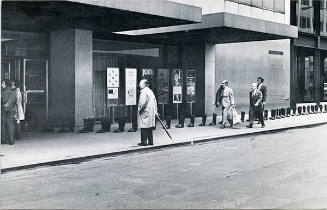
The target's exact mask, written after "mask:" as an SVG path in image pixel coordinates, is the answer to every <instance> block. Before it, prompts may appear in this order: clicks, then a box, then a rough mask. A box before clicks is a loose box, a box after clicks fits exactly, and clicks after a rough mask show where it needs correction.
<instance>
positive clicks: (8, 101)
mask: <svg viewBox="0 0 327 210" xmlns="http://www.w3.org/2000/svg"><path fill="white" fill-rule="evenodd" d="M12 84H13V82H11V81H9V80H6V88H5V90H4V91H3V93H2V95H1V105H2V106H3V113H4V121H5V127H4V130H5V134H6V135H5V143H8V144H10V145H12V144H15V135H14V134H15V114H16V109H17V97H16V92H15V88H14V87H15V86H13V85H12Z"/></svg>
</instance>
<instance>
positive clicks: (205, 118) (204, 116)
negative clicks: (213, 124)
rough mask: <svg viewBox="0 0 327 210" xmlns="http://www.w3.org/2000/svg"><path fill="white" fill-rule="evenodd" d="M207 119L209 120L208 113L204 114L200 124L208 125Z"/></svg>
mask: <svg viewBox="0 0 327 210" xmlns="http://www.w3.org/2000/svg"><path fill="white" fill-rule="evenodd" d="M206 121H207V115H203V116H202V122H201V123H200V125H199V126H206Z"/></svg>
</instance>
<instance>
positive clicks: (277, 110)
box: [276, 109, 281, 119]
mask: <svg viewBox="0 0 327 210" xmlns="http://www.w3.org/2000/svg"><path fill="white" fill-rule="evenodd" d="M276 119H281V117H280V109H276Z"/></svg>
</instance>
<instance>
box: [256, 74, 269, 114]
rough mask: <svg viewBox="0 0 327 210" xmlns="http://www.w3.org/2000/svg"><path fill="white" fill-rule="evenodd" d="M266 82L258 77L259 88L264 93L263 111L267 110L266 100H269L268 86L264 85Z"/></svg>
mask: <svg viewBox="0 0 327 210" xmlns="http://www.w3.org/2000/svg"><path fill="white" fill-rule="evenodd" d="M264 81H265V80H264V79H263V78H262V77H258V78H257V88H258V90H260V91H261V93H262V105H263V109H264V108H265V105H266V98H267V86H266V85H264V84H263V82H264Z"/></svg>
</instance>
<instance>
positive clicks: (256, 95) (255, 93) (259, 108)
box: [246, 83, 265, 128]
mask: <svg viewBox="0 0 327 210" xmlns="http://www.w3.org/2000/svg"><path fill="white" fill-rule="evenodd" d="M249 96H250V123H249V125H247V126H246V127H248V128H253V122H254V119H255V117H257V118H258V119H259V122H260V123H261V127H262V128H264V127H265V122H264V119H263V113H262V112H263V104H262V98H263V96H262V93H261V91H260V90H258V89H257V83H252V85H251V91H250V94H249Z"/></svg>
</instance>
